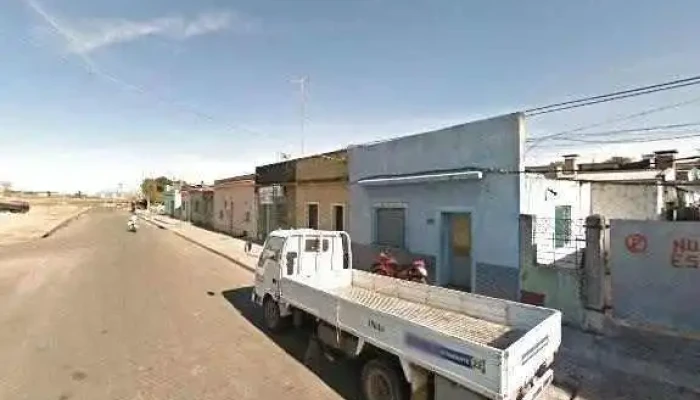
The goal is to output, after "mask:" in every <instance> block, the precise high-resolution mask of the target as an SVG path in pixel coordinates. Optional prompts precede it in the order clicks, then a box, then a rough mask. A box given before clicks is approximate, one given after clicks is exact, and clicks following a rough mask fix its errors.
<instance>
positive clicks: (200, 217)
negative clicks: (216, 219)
mask: <svg viewBox="0 0 700 400" xmlns="http://www.w3.org/2000/svg"><path fill="white" fill-rule="evenodd" d="M197 204H199V206H198V205H197ZM190 207H191V211H190V221H192V223H193V224H195V225H199V226H203V227H211V226H212V222H213V216H214V193H213V192H208V193H207V192H202V191H192V192H190Z"/></svg>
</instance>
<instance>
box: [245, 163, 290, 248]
mask: <svg viewBox="0 0 700 400" xmlns="http://www.w3.org/2000/svg"><path fill="white" fill-rule="evenodd" d="M295 163H296V161H295V160H289V161H284V162H280V163H275V164H268V165H263V166H259V167H257V168H255V199H256V208H257V217H258V223H257V225H258V229H257V239H258V240H260V241H262V240H265V238H266V237H267V235H268V234H269V233H270V232H272V231H274V230H275V229H280V228H291V227H293V226H294V223H295V221H296V216H295V214H294V213H295V207H294V204H295V197H296V187H295V180H296V166H295Z"/></svg>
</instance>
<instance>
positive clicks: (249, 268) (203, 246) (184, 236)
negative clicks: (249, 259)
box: [142, 217, 255, 272]
mask: <svg viewBox="0 0 700 400" xmlns="http://www.w3.org/2000/svg"><path fill="white" fill-rule="evenodd" d="M142 219H143V220H144V221H146V222H149V223H151V224H153V225H155V226H157V227H158V228H160V229H165V230H167V231H170V232H172V233H174V234H175V235H177V236H179V237H181V238H182V239H185V240H186V241H188V242H190V243H192V244H195V245H197V246H199V247H201V248H203V249H205V250H208V251H210V252H212V253H214V254H216V255H217V256H219V257H223V258H225V259H226V260H228V261H231V262H232V263H234V264H236V265H238V266H239V267H241V268H243V269H245V270H247V271H250V272H255V268H251V267H250V266H248V265H246V264H245V263H243V262H241V261H239V260H238V259H236V258H233V257H231V256H229V255H228V254H226V253H224V252H221V251H219V250H216V249H214V248H212V247H210V246H207V245H205V244H203V243H201V242H199V241H196V240H194V239H192V238H190V237H189V236H187V235H184V234H182V233H180V232H177V231H174V230H172V229H170V228H168V227H167V226H165V225H164V224H162V223H159V222H156V221H154V220H150V219H146V218H143V217H142Z"/></svg>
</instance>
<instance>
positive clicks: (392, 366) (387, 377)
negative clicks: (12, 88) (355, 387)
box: [361, 358, 409, 400]
mask: <svg viewBox="0 0 700 400" xmlns="http://www.w3.org/2000/svg"><path fill="white" fill-rule="evenodd" d="M361 380H362V382H361V383H362V394H363V396H364V398H365V400H408V398H409V397H408V384H407V383H406V381H405V380H404V377H403V372H402V371H401V369H400V366H398V365H397V364H396V363H392V362H390V361H389V360H386V359H383V358H376V359H374V360H371V361H369V362H367V363H366V364H365V366H364V367H363V368H362V378H361Z"/></svg>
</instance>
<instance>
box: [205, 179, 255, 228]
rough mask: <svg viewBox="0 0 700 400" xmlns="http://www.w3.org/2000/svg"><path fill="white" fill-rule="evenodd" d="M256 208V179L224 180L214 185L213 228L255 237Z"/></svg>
mask: <svg viewBox="0 0 700 400" xmlns="http://www.w3.org/2000/svg"><path fill="white" fill-rule="evenodd" d="M231 204H233V207H232V206H231ZM256 210H257V208H256V201H255V181H252V180H246V181H232V182H223V183H218V184H216V185H215V186H214V213H213V228H214V229H216V230H217V231H220V232H225V233H228V234H230V235H234V236H244V234H245V235H247V236H248V237H251V238H255V237H256V236H257V230H258V225H257V214H256Z"/></svg>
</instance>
